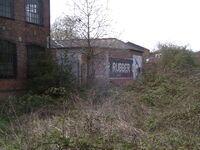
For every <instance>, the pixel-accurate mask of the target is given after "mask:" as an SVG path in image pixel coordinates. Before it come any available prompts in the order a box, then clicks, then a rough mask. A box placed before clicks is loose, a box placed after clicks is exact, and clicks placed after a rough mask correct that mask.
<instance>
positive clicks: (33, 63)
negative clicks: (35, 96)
mask: <svg viewBox="0 0 200 150" xmlns="http://www.w3.org/2000/svg"><path fill="white" fill-rule="evenodd" d="M44 52H45V49H44V48H43V47H40V46H36V45H30V46H27V54H28V66H27V67H28V71H27V75H28V78H32V77H34V76H35V74H36V73H37V65H38V62H39V60H40V59H42V56H43V54H44Z"/></svg>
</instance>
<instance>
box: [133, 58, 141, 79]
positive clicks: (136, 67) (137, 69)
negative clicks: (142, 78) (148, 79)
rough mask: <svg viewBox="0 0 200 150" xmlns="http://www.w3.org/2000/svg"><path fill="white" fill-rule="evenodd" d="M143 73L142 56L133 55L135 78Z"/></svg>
mask: <svg viewBox="0 0 200 150" xmlns="http://www.w3.org/2000/svg"><path fill="white" fill-rule="evenodd" d="M141 73H142V56H137V55H134V56H133V79H136V78H137V77H138V76H139V75H140V74H141Z"/></svg>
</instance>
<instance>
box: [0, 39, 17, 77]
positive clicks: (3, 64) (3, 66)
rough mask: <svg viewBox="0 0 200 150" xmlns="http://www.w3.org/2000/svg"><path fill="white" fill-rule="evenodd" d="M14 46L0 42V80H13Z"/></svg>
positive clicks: (15, 66)
mask: <svg viewBox="0 0 200 150" xmlns="http://www.w3.org/2000/svg"><path fill="white" fill-rule="evenodd" d="M16 64H17V55H16V45H15V44H13V43H10V42H8V41H4V40H0V78H14V77H16V72H17V71H16V70H17V65H16Z"/></svg>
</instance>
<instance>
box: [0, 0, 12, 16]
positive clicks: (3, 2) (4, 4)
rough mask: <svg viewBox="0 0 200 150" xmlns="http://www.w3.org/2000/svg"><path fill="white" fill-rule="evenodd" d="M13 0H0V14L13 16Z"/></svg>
mask: <svg viewBox="0 0 200 150" xmlns="http://www.w3.org/2000/svg"><path fill="white" fill-rule="evenodd" d="M13 3H14V0H0V16H1V17H7V18H13V16H14V7H13V6H14V5H13Z"/></svg>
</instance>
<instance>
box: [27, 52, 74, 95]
mask: <svg viewBox="0 0 200 150" xmlns="http://www.w3.org/2000/svg"><path fill="white" fill-rule="evenodd" d="M64 58H65V60H64V62H63V63H65V64H59V63H58V62H56V61H57V60H54V59H53V58H52V54H51V52H48V51H45V52H41V53H40V55H39V56H38V59H37V61H35V62H34V65H32V66H33V67H32V68H31V77H30V79H29V80H30V85H29V87H30V91H32V92H34V93H36V94H41V93H44V92H45V91H46V90H48V89H49V88H51V89H52V88H59V87H63V88H65V90H66V91H67V92H71V91H72V89H73V88H74V86H75V85H74V78H73V75H72V72H71V65H70V62H69V61H68V58H67V56H65V57H64ZM63 67H65V68H63Z"/></svg>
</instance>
